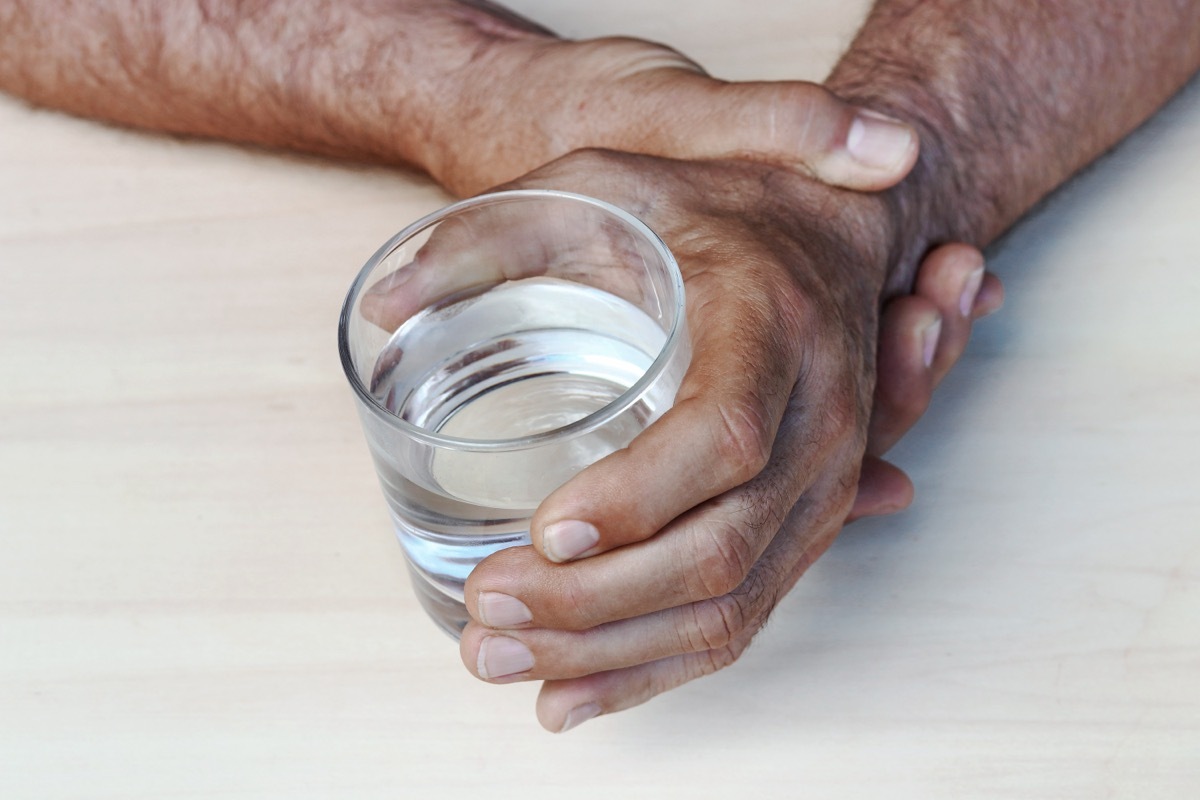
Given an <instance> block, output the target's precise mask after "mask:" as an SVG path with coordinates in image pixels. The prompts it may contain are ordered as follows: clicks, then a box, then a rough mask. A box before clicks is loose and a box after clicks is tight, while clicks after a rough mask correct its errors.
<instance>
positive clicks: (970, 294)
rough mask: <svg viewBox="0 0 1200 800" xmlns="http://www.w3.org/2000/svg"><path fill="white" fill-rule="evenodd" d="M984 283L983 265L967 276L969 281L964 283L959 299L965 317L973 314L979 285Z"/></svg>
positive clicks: (960, 308) (959, 307)
mask: <svg viewBox="0 0 1200 800" xmlns="http://www.w3.org/2000/svg"><path fill="white" fill-rule="evenodd" d="M982 285H983V267H980V268H979V269H977V270H975V271H974V272H972V273H971V274H970V275H969V276H967V282H966V283H964V284H963V293H962V297H960V298H959V299H958V310H959V311H961V312H962V315H963V316H964V317H969V316H971V309H972V308H974V307H975V298H976V297H977V296H978V295H979V287H980V286H982Z"/></svg>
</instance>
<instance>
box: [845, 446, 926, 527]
mask: <svg viewBox="0 0 1200 800" xmlns="http://www.w3.org/2000/svg"><path fill="white" fill-rule="evenodd" d="M913 492H914V490H913V484H912V481H911V480H910V479H909V477H908V475H906V474H904V470H902V469H900V468H899V467H897V466H895V465H893V464H889V463H888V462H886V461H884V460H883V459H880V458H875V457H873V456H867V457H866V458H864V459H863V465H862V471H861V472H860V473H859V476H858V493H857V494H856V495H855V496H854V506H853V507H852V508H851V509H850V513H849V514H848V515H847V516H846V522H847V523H850V522H853V521H854V520H856V519H861V518H863V517H878V516H883V515H885V514H894V513H896V512H897V511H903V510H904V509H906V508H908V507H909V506H910V505H911V504H912V500H913Z"/></svg>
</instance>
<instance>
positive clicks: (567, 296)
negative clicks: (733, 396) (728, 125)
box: [338, 190, 689, 637]
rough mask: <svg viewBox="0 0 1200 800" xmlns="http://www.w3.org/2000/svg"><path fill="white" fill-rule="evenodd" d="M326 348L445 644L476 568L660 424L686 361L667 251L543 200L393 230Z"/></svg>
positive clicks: (506, 197)
mask: <svg viewBox="0 0 1200 800" xmlns="http://www.w3.org/2000/svg"><path fill="white" fill-rule="evenodd" d="M338 344H339V350H340V352H341V358H342V366H343V368H344V369H345V371H346V376H347V378H348V379H349V381H350V385H351V387H352V388H353V389H354V393H355V397H356V399H357V406H358V410H359V415H360V417H361V420H362V424H363V430H364V432H365V433H366V438H367V444H368V446H369V448H370V450H371V455H372V457H373V458H374V461H375V468H376V471H377V472H378V474H379V479H380V483H381V484H382V486H383V491H384V495H385V497H386V499H387V502H388V507H389V510H390V512H391V517H392V522H393V524H394V526H395V530H396V534H397V536H398V537H399V539H400V543H401V545H402V546H403V548H404V553H405V556H406V558H407V560H408V565H409V571H410V573H411V575H412V579H413V586H414V588H415V590H416V593H417V597H418V598H419V599H420V601H421V603H422V605H423V606H424V607H425V610H426V611H427V612H428V613H429V615H430V616H431V617H432V618H433V619H434V621H435V622H436V623H438V625H440V626H441V627H442V628H443V629H444V630H446V631H447V632H448V633H450V634H451V635H452V636H456V637H457V636H458V635H459V632H460V631H461V630H462V628H463V626H464V625H465V624H466V622H467V612H466V608H465V606H464V605H463V595H462V591H463V583H464V582H465V581H466V578H467V575H468V574H469V573H470V571H471V570H472V569H473V568H474V566H475V565H476V564H478V563H479V562H480V561H481V560H482V559H484V558H486V557H487V556H488V555H490V554H491V553H493V552H495V551H496V550H499V549H501V548H504V547H511V546H514V545H523V544H528V543H529V520H530V518H531V517H532V515H533V512H534V510H535V509H536V508H537V506H538V504H539V503H540V502H541V500H542V499H543V498H545V497H546V495H548V494H549V493H550V492H552V491H553V490H554V489H556V488H557V487H558V486H560V485H562V484H563V483H565V482H566V481H567V480H568V479H569V478H571V477H572V476H573V475H575V474H576V473H577V472H579V471H580V470H582V469H583V468H584V467H586V466H588V465H589V464H591V463H593V462H595V461H597V460H598V459H600V458H603V457H604V456H606V455H608V454H609V453H611V452H613V451H615V450H618V449H620V448H622V447H624V446H625V445H627V444H628V443H629V442H630V441H632V439H633V438H634V437H635V436H637V434H638V433H640V432H641V431H642V430H644V429H645V428H646V427H648V426H649V425H650V424H651V423H652V422H653V421H654V420H656V419H657V418H658V417H659V416H661V415H662V413H663V412H664V411H666V410H667V408H669V407H670V405H671V403H672V402H673V400H674V397H675V392H676V390H677V389H678V387H679V382H680V380H681V378H682V376H683V373H684V371H685V370H686V368H687V363H688V356H689V347H688V339H687V331H686V322H685V317H684V298H683V280H682V278H681V276H680V274H679V269H678V267H677V265H676V264H675V260H674V258H673V257H672V256H671V253H670V251H669V250H668V249H667V247H666V246H665V245H664V244H663V243H662V241H661V240H660V239H659V238H658V237H657V236H655V234H654V233H653V232H651V231H650V229H649V228H647V227H646V226H645V225H644V224H643V223H641V222H640V221H639V220H637V219H636V218H635V217H633V216H631V215H630V214H628V213H626V212H625V211H622V210H621V209H619V208H617V207H615V206H612V205H609V204H607V203H604V202H602V201H599V200H595V199H593V198H589V197H584V196H582V195H574V194H568V193H565V192H555V191H548V190H522V191H511V192H498V193H494V194H490V195H482V196H479V197H475V198H472V199H470V200H465V201H462V202H460V203H456V204H454V205H452V206H449V207H447V208H445V209H443V210H441V211H439V212H436V213H434V214H432V215H430V216H428V217H426V218H424V219H422V220H419V221H417V222H415V223H413V224H412V225H410V226H409V227H408V228H406V229H404V230H403V231H401V232H400V233H398V234H397V235H396V236H394V237H393V238H392V239H391V240H390V241H388V242H387V243H386V244H385V245H384V246H383V247H382V248H380V250H379V251H378V252H377V253H376V254H375V255H374V256H372V258H371V259H370V260H369V261H368V262H367V264H366V265H365V266H364V267H363V269H362V271H361V272H360V273H359V275H358V278H357V279H356V280H355V282H354V284H353V285H352V286H351V288H350V293H349V295H348V296H347V298H346V302H345V305H344V306H343V308H342V316H341V321H340V325H339V328H338Z"/></svg>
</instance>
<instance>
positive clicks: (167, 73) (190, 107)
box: [0, 0, 552, 175]
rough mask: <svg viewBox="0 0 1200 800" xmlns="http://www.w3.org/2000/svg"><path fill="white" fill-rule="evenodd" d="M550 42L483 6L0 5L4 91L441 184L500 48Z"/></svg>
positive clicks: (417, 2)
mask: <svg viewBox="0 0 1200 800" xmlns="http://www.w3.org/2000/svg"><path fill="white" fill-rule="evenodd" d="M550 40H552V37H551V36H550V35H549V34H548V33H546V32H544V31H541V30H539V29H538V28H536V26H533V25H532V24H529V23H525V22H524V21H522V20H519V19H518V18H516V17H515V16H512V15H509V14H508V13H507V12H504V11H502V10H499V9H495V8H494V7H491V6H490V5H489V4H487V3H483V2H455V0H258V2H253V1H251V0H118V1H117V2H109V3H93V2H90V1H89V0H0V89H2V90H5V91H8V92H10V93H13V94H16V95H18V96H21V97H24V98H26V99H27V100H29V101H30V102H33V103H36V104H40V105H46V106H50V107H54V108H59V109H63V110H66V111H70V112H72V113H76V114H80V115H83V116H88V117H94V118H98V119H103V120H108V121H111V122H116V123H119V124H124V125H131V126H135V127H142V128H149V129H153V130H160V131H167V132H173V133H181V134H190V135H199V136H209V137H218V138H222V139H230V140H234V141H241V142H249V143H256V144H263V145H268V146H272V147H284V148H288V149H297V150H303V151H308V152H315V153H321V154H326V155H333V156H339V157H348V158H356V159H365V160H371V161H382V162H386V163H404V164H409V165H413V166H416V167H418V168H422V169H425V170H428V171H431V172H434V173H435V175H436V172H437V170H438V169H439V168H440V167H441V165H442V162H444V161H445V160H446V154H445V148H446V146H447V143H448V142H449V141H450V140H451V138H452V136H451V133H452V132H453V131H458V130H460V129H461V128H462V127H463V125H462V116H463V115H467V114H471V113H473V112H474V113H476V114H478V113H479V108H477V107H476V106H478V102H479V101H477V100H476V99H474V95H475V94H476V93H478V92H480V91H482V90H483V88H484V87H482V86H480V85H479V83H480V80H479V78H478V76H479V75H480V74H485V73H486V72H487V71H488V70H489V69H491V70H492V72H495V69H492V68H491V65H489V63H488V62H489V60H491V59H493V58H494V54H495V53H496V51H497V50H498V49H504V50H505V52H506V54H509V55H511V51H512V50H513V49H514V48H521V47H527V48H529V49H530V50H531V51H532V50H534V49H536V48H537V47H538V46H540V45H541V44H542V43H544V42H546V41H550ZM508 45H511V47H507V49H505V48H506V46H508ZM450 111H454V112H455V113H457V114H458V118H454V117H452V116H451V115H450V113H449V112H450ZM525 138H526V141H525V145H526V146H528V147H534V146H536V144H537V143H535V142H532V141H530V140H531V139H532V138H533V137H531V136H527V137H525ZM477 145H478V146H480V147H483V146H485V143H482V142H480V143H477ZM539 163H540V162H539Z"/></svg>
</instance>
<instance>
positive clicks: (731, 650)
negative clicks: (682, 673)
mask: <svg viewBox="0 0 1200 800" xmlns="http://www.w3.org/2000/svg"><path fill="white" fill-rule="evenodd" d="M749 645H750V640H749V639H742V638H739V639H737V640H735V641H733V642H730V643H729V644H727V645H725V646H724V647H718V648H716V649H714V650H709V651H707V652H705V653H704V654H703V655H704V658H702V659H701V661H700V663H699V670H698V672H699V674H698V675H697V676H696V677H700V676H704V675H711V674H713V673H714V672H718V671H720V670H723V669H725V668H726V667H728V666H730V665H732V664H733V663H734V662H735V661H737V660H738V659H739V658H741V657H742V653H744V652H746V648H747V647H748V646H749Z"/></svg>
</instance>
